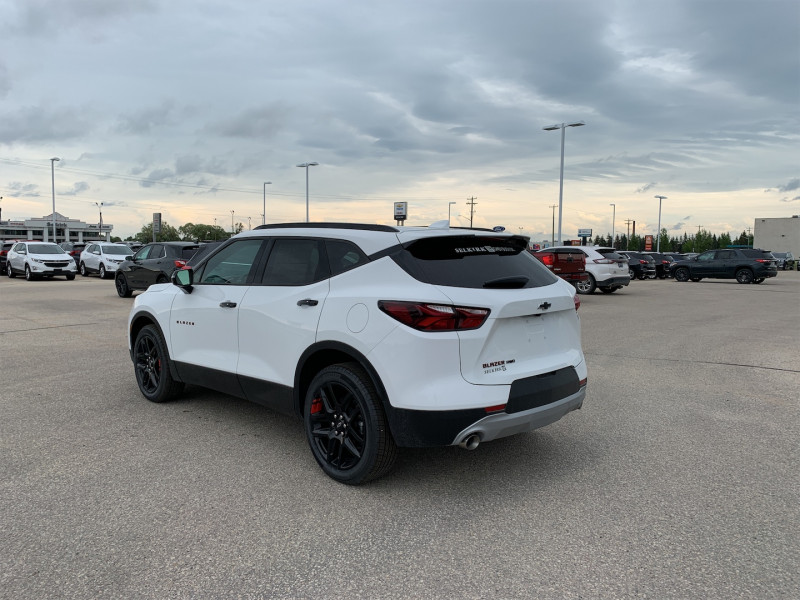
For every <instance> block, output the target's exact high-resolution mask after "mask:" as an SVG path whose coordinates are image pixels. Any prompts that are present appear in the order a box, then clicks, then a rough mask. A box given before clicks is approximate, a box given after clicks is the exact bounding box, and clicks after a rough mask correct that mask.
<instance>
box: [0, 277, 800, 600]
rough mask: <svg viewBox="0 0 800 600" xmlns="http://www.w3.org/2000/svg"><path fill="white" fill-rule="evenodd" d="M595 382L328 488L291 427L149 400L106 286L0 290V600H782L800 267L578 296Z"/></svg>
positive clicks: (796, 582)
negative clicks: (527, 416) (535, 426)
mask: <svg viewBox="0 0 800 600" xmlns="http://www.w3.org/2000/svg"><path fill="white" fill-rule="evenodd" d="M580 298H581V301H582V306H581V308H580V315H581V318H582V326H583V345H584V351H585V354H586V358H587V362H588V365H589V387H588V392H587V398H586V402H585V404H584V407H583V409H582V410H580V411H576V412H574V413H571V414H569V415H568V416H566V417H565V418H564V419H562V420H561V421H559V422H557V423H555V424H553V425H551V426H549V427H547V428H544V429H541V430H538V431H535V432H533V433H530V434H524V435H518V436H514V437H510V438H505V439H501V440H497V441H495V442H491V443H487V444H483V445H481V446H480V447H479V448H478V449H477V450H476V451H474V452H468V451H465V450H461V449H459V448H454V447H451V448H433V449H405V450H403V451H402V453H401V456H400V459H399V460H398V464H397V467H396V468H395V470H394V471H393V472H392V473H391V474H390V475H389V476H387V477H385V478H383V479H380V480H378V481H375V482H373V483H370V484H367V485H363V486H360V487H348V486H344V485H341V484H337V483H335V482H334V481H332V480H331V479H330V478H328V477H327V476H326V475H325V474H324V473H323V472H322V471H321V470H320V469H319V468H318V466H317V464H316V463H315V461H314V459H313V457H312V455H311V452H310V451H309V449H308V446H307V443H306V440H305V434H304V431H303V428H302V424H301V423H300V421H299V420H295V419H292V418H289V417H286V416H281V415H278V414H275V413H272V412H270V411H269V410H267V409H265V408H262V407H260V406H257V405H253V404H248V403H246V402H244V401H240V400H237V399H234V398H230V397H226V396H223V395H220V394H217V393H212V392H208V391H205V390H202V389H200V388H196V387H191V386H190V387H188V388H187V391H186V392H185V394H184V395H183V396H182V398H181V399H180V400H178V401H176V402H172V403H167V404H152V403H149V402H147V401H146V400H145V399H144V398H143V397H142V396H141V395H140V393H139V391H138V388H137V386H136V382H135V380H134V376H133V369H132V365H131V361H130V358H129V355H128V350H127V346H126V341H125V336H126V318H127V315H128V311H129V310H130V307H131V304H132V302H133V299H122V298H119V297H118V296H117V295H116V292H115V289H114V283H113V281H111V280H100V279H98V278H96V277H91V278H80V277H79V278H78V279H76V280H75V281H65V280H63V279H56V280H52V281H35V282H26V281H25V280H24V279H21V278H17V279H14V280H10V279H7V278H3V279H2V280H0V346H1V347H2V359H0V381H1V382H2V385H0V414H1V415H2V421H1V422H0V447H1V448H2V458H0V475H1V476H2V478H1V480H0V486H2V494H0V531H2V534H0V598H9V599H11V598H14V599H19V598H36V599H42V598H221V597H241V598H260V597H265V598H267V597H277V598H312V597H313V598H554V599H555V598H558V599H561V598H720V599H722V598H725V599H730V598H759V599H764V598H780V599H783V598H791V597H797V596H798V593H799V592H800V575H798V573H800V476H799V475H798V473H800V460H799V459H800V444H798V439H800V418H798V417H800V411H799V410H798V403H799V402H800V401H799V400H798V398H800V324H799V322H798V317H799V316H800V273H797V272H788V271H787V272H780V273H779V274H778V277H776V278H774V279H771V280H768V281H766V282H765V283H763V284H761V285H740V284H737V283H736V282H735V281H732V280H704V281H701V282H699V283H677V282H674V281H671V280H663V281H662V280H650V281H634V282H632V283H631V284H630V286H629V287H627V288H624V289H622V290H620V291H619V292H617V293H616V294H608V295H606V294H599V293H598V294H594V295H591V296H580Z"/></svg>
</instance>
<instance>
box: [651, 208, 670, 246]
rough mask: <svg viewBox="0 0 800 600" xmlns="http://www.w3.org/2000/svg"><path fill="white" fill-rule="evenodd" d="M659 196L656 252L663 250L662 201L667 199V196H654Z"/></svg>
mask: <svg viewBox="0 0 800 600" xmlns="http://www.w3.org/2000/svg"><path fill="white" fill-rule="evenodd" d="M653 198H658V241H657V242H656V252H661V201H662V200H666V199H667V197H666V196H653Z"/></svg>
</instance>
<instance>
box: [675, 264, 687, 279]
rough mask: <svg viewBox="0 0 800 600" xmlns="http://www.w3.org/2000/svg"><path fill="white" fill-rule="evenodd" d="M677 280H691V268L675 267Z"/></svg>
mask: <svg viewBox="0 0 800 600" xmlns="http://www.w3.org/2000/svg"><path fill="white" fill-rule="evenodd" d="M675 281H681V282H683V281H689V269H687V268H686V267H678V268H677V269H675Z"/></svg>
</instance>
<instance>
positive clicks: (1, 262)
mask: <svg viewBox="0 0 800 600" xmlns="http://www.w3.org/2000/svg"><path fill="white" fill-rule="evenodd" d="M18 241H19V240H3V242H2V243H0V273H5V272H6V256H7V255H8V251H9V250H11V248H12V247H13V246H14V244H16V243H17V242H18Z"/></svg>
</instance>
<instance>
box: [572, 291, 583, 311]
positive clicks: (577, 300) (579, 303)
mask: <svg viewBox="0 0 800 600" xmlns="http://www.w3.org/2000/svg"><path fill="white" fill-rule="evenodd" d="M572 301H573V302H574V303H575V310H576V311H577V310H578V309H579V308H580V307H581V299H580V298H578V294H575V295H574V296H573V297H572Z"/></svg>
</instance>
